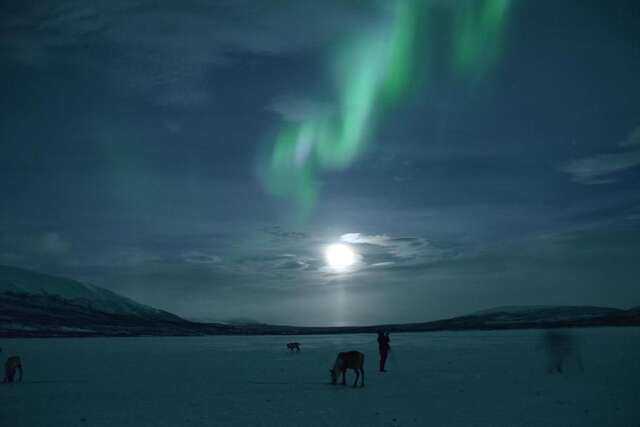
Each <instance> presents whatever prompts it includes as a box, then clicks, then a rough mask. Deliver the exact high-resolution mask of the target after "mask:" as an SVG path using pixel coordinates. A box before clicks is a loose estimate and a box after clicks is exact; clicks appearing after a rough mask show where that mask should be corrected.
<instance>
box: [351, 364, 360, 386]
mask: <svg viewBox="0 0 640 427" xmlns="http://www.w3.org/2000/svg"><path fill="white" fill-rule="evenodd" d="M354 371H356V380H355V382H354V383H353V388H356V387H357V386H358V378H360V371H358V370H357V369H354Z"/></svg>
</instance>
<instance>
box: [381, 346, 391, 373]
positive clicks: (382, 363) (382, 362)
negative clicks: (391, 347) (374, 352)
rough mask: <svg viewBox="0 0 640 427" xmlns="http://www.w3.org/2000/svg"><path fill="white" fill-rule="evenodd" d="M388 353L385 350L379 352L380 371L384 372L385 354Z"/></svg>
mask: <svg viewBox="0 0 640 427" xmlns="http://www.w3.org/2000/svg"><path fill="white" fill-rule="evenodd" d="M388 354H389V353H388V352H387V351H386V350H382V351H381V352H380V372H384V365H385V364H386V363H387V355H388Z"/></svg>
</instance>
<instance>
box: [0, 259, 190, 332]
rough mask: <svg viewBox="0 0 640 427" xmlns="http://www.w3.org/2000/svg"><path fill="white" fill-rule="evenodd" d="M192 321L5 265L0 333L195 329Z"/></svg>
mask: <svg viewBox="0 0 640 427" xmlns="http://www.w3.org/2000/svg"><path fill="white" fill-rule="evenodd" d="M191 329H192V328H191V323H190V322H187V321H185V320H183V319H181V318H180V317H178V316H175V315H173V314H171V313H168V312H166V311H163V310H158V309H155V308H153V307H149V306H147V305H144V304H140V303H137V302H135V301H133V300H131V299H129V298H126V297H123V296H121V295H118V294H116V293H114V292H111V291H109V290H106V289H103V288H100V287H97V286H93V285H90V284H85V283H81V282H78V281H75V280H70V279H66V278H62V277H56V276H50V275H47V274H42V273H37V272H34V271H30V270H25V269H21V268H16V267H7V266H0V336H1V335H4V336H15V335H20V336H24V335H69V334H77V335H105V334H106V335H140V334H156V333H161V334H172V333H179V334H183V333H187V332H188V333H189V334H193V331H192V330H191Z"/></svg>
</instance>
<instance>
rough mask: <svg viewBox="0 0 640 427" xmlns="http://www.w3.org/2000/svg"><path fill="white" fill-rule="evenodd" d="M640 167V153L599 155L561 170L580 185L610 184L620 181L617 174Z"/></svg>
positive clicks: (575, 161) (574, 161)
mask: <svg viewBox="0 0 640 427" xmlns="http://www.w3.org/2000/svg"><path fill="white" fill-rule="evenodd" d="M639 165H640V151H629V152H625V153H616V154H599V155H596V156H592V157H584V158H582V159H577V160H573V161H571V162H569V163H568V164H566V165H565V166H563V167H562V168H561V169H560V170H561V171H562V172H565V173H568V174H570V175H571V176H572V180H573V181H574V182H577V183H580V184H609V183H612V182H616V181H617V180H618V179H617V177H615V176H611V175H613V174H615V173H619V172H623V171H625V170H628V169H631V168H634V167H636V166H639Z"/></svg>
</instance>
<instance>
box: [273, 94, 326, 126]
mask: <svg viewBox="0 0 640 427" xmlns="http://www.w3.org/2000/svg"><path fill="white" fill-rule="evenodd" d="M267 110H268V111H272V112H274V113H277V114H279V115H280V116H281V117H282V118H283V119H284V120H286V121H290V122H299V121H304V120H309V119H317V118H322V117H326V116H328V115H329V114H331V110H332V107H331V105H330V104H328V103H323V102H318V101H312V100H310V99H308V98H303V97H297V96H284V97H281V98H277V99H276V100H274V101H273V102H272V103H271V104H270V105H268V106H267Z"/></svg>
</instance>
